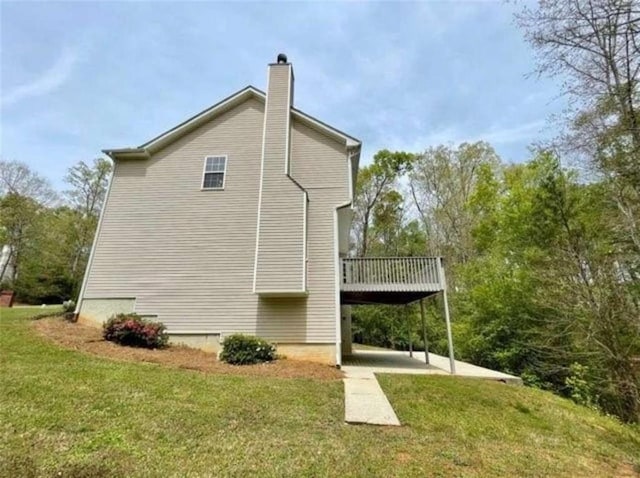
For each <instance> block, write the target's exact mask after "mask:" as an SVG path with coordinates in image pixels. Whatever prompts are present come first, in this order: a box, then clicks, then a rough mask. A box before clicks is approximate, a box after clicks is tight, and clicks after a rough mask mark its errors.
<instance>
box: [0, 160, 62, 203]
mask: <svg viewBox="0 0 640 478" xmlns="http://www.w3.org/2000/svg"><path fill="white" fill-rule="evenodd" d="M8 194H16V195H19V196H23V197H30V198H32V199H34V200H36V201H38V202H39V203H41V204H43V205H49V204H52V203H53V202H55V200H56V199H57V194H56V193H55V191H54V190H53V189H52V188H51V185H50V184H49V181H47V180H46V179H45V178H43V177H42V176H40V175H39V174H38V173H35V172H34V171H32V170H31V169H30V168H29V166H27V165H26V164H25V163H21V162H19V161H4V160H0V196H5V195H8Z"/></svg>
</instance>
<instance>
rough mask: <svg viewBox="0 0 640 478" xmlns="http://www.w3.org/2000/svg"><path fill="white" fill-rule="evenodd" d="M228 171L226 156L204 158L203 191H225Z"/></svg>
mask: <svg viewBox="0 0 640 478" xmlns="http://www.w3.org/2000/svg"><path fill="white" fill-rule="evenodd" d="M226 170H227V157H226V156H207V157H206V158H204V172H203V177H202V189H223V188H224V180H225V174H226Z"/></svg>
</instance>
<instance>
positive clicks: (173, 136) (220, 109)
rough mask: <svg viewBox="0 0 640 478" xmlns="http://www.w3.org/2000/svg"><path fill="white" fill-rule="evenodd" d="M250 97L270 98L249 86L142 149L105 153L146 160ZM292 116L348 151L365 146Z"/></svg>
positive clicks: (325, 126)
mask: <svg viewBox="0 0 640 478" xmlns="http://www.w3.org/2000/svg"><path fill="white" fill-rule="evenodd" d="M250 98H255V99H257V100H259V101H262V102H265V101H266V98H267V95H266V93H265V92H264V91H261V90H259V89H258V88H255V87H253V86H247V87H246V88H243V89H241V90H239V91H237V92H236V93H234V94H232V95H231V96H228V97H226V98H225V99H223V100H222V101H220V102H218V103H216V104H215V105H213V106H211V107H209V108H207V109H206V110H203V111H201V112H200V113H198V114H196V115H194V116H192V117H191V118H189V119H187V120H185V121H183V122H182V123H180V124H178V125H177V126H174V127H173V128H171V129H169V130H167V131H165V132H164V133H162V134H160V135H158V136H156V137H155V138H153V139H150V140H149V141H147V142H146V143H143V144H141V145H140V146H138V147H133V148H117V149H103V150H102V152H103V153H105V154H107V155H108V156H109V157H111V158H113V159H118V158H122V159H146V158H148V157H150V156H151V155H152V154H153V153H155V152H156V151H159V150H160V149H162V148H164V147H165V146H168V145H169V144H171V143H173V142H174V141H176V140H178V139H179V138H181V137H183V136H184V135H186V134H188V133H190V132H191V131H193V130H195V129H196V128H198V127H200V126H202V125H203V124H204V123H207V122H209V121H211V120H212V119H214V118H216V117H217V116H219V115H221V114H222V113H224V112H226V111H229V110H230V109H232V108H233V107H235V106H237V105H239V104H241V103H244V102H245V101H247V100H248V99H250ZM291 115H292V117H294V118H295V119H297V120H298V121H300V122H302V123H304V124H306V125H307V126H309V127H311V128H313V129H315V130H317V131H319V132H320V133H323V134H325V135H327V136H329V137H330V138H333V139H335V140H336V141H338V142H341V143H342V142H344V145H345V146H346V147H347V148H353V149H356V148H359V147H360V145H361V144H362V143H361V141H360V140H358V139H356V138H354V137H353V136H349V135H348V134H346V133H343V132H342V131H340V130H339V129H336V128H334V127H333V126H329V125H328V124H326V123H324V122H322V121H320V120H319V119H316V118H314V117H313V116H311V115H308V114H306V113H304V112H303V111H300V110H298V109H296V108H293V107H292V108H291Z"/></svg>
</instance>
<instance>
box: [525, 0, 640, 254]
mask: <svg viewBox="0 0 640 478" xmlns="http://www.w3.org/2000/svg"><path fill="white" fill-rule="evenodd" d="M517 20H518V22H519V24H520V26H521V27H522V28H523V30H524V33H525V37H526V39H527V40H528V41H529V42H530V43H531V45H532V46H533V48H534V49H535V51H536V52H537V53H538V69H537V71H538V73H539V74H544V75H549V76H555V77H559V78H561V79H562V80H563V89H564V93H565V94H566V95H567V96H568V98H569V100H570V104H571V107H570V109H569V111H568V115H567V125H568V128H567V131H566V133H565V134H564V135H562V136H561V137H560V138H559V141H558V145H559V146H560V147H561V148H563V150H567V151H571V152H574V153H576V154H577V157H578V158H579V159H580V160H581V161H582V162H583V163H586V164H587V165H588V166H589V167H592V168H595V170H596V171H597V172H598V173H599V174H601V175H602V176H603V177H604V178H606V179H607V181H608V183H609V186H610V192H611V195H610V197H611V200H612V201H614V203H615V204H617V208H618V220H619V224H621V225H622V229H623V230H622V231H621V232H622V235H624V236H627V237H630V238H631V245H632V247H634V248H635V250H636V253H640V229H639V228H640V206H639V203H640V168H639V167H638V164H640V115H639V113H638V100H639V96H638V95H639V91H638V87H639V84H640V83H639V80H640V7H638V4H637V2H635V1H630V0H598V1H595V0H569V1H565V2H551V1H540V2H539V3H538V6H537V8H533V9H530V8H524V9H523V10H522V12H521V13H520V14H519V15H517Z"/></svg>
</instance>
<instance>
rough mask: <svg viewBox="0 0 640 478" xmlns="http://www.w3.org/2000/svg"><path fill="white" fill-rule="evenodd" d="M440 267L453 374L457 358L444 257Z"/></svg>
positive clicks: (440, 261) (439, 261) (450, 366)
mask: <svg viewBox="0 0 640 478" xmlns="http://www.w3.org/2000/svg"><path fill="white" fill-rule="evenodd" d="M438 268H439V272H440V280H441V281H442V297H443V299H444V320H445V321H446V323H447V342H448V345H449V368H450V370H451V375H455V374H456V360H455V358H454V355H453V334H452V333H451V318H450V317H449V301H448V300H447V282H446V279H445V276H444V266H443V264H442V257H440V258H439V259H438Z"/></svg>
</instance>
